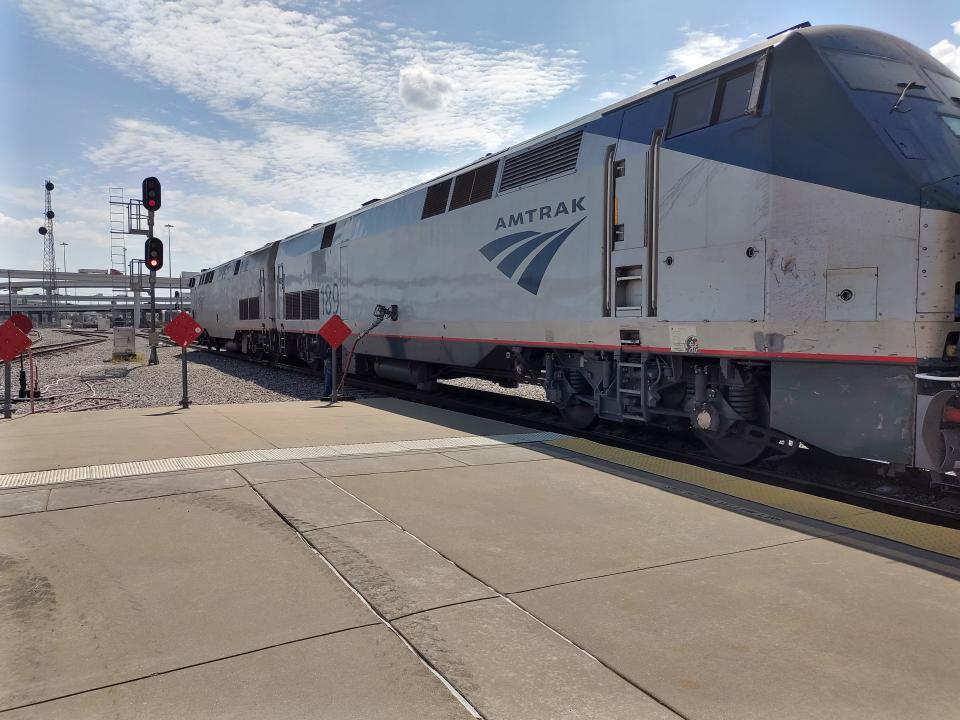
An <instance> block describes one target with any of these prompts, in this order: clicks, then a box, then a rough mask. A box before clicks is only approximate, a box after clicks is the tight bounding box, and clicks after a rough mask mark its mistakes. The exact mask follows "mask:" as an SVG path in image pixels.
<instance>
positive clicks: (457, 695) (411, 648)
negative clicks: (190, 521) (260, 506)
mask: <svg viewBox="0 0 960 720" xmlns="http://www.w3.org/2000/svg"><path fill="white" fill-rule="evenodd" d="M327 482H330V481H329V480H327ZM332 484H334V485H335V484H336V483H332ZM337 487H339V486H337ZM250 488H251V489H252V490H253V491H254V492H255V493H256V494H257V495H258V496H259V497H260V499H261V500H263V502H264V503H265V504H266V505H267V507H269V508H270V509H271V510H273V512H274V513H275V514H276V516H277V517H278V518H280V520H281V521H282V522H283V523H285V524H286V525H287V527H289V528H290V529H291V530H293V532H295V533H296V534H297V537H299V538H300V541H301V542H302V543H303V544H304V545H306V546H307V548H308V549H309V550H310V551H311V552H313V553H314V554H316V555H317V556H318V557H319V558H320V559H321V560H322V561H323V563H324V564H325V565H326V566H327V567H328V568H329V569H330V572H332V573H333V574H334V575H335V576H336V577H337V578H339V580H340V582H342V583H343V584H344V585H345V586H346V587H347V588H348V589H349V590H350V591H351V592H352V593H353V594H354V595H356V596H357V599H358V600H360V602H361V603H363V605H364V606H365V607H366V608H367V610H369V611H370V612H371V613H373V615H374V616H375V617H376V618H377V620H378V621H379V622H380V623H382V624H383V625H386V627H387V628H388V629H389V630H390V632H392V633H393V634H394V635H395V636H396V637H397V638H398V639H399V640H400V642H402V643H403V644H404V646H406V648H407V649H408V650H409V651H410V652H411V653H413V654H414V655H415V656H416V657H417V658H418V659H419V660H420V662H421V663H423V666H424V667H425V668H427V670H429V671H430V672H431V673H433V675H434V676H436V678H437V679H438V680H439V681H440V682H441V683H442V684H443V686H444V687H445V688H447V690H448V691H449V692H450V694H451V695H453V696H454V697H455V698H456V699H457V700H458V701H459V702H460V704H461V705H463V707H464V708H465V709H466V710H467V712H469V713H470V714H471V715H473V716H474V717H475V718H478V719H479V720H485V718H484V717H483V715H481V714H480V711H478V710H477V708H475V707H474V706H473V703H471V702H470V701H469V700H467V698H466V697H464V695H463V693H461V692H460V691H459V690H458V689H457V688H456V687H455V686H454V685H453V683H451V682H450V681H449V680H448V679H447V678H446V677H445V676H444V675H443V673H441V672H440V669H439V668H437V667H436V666H435V665H434V664H433V663H432V662H430V659H429V658H428V657H426V656H425V655H424V654H423V653H421V652H420V651H419V650H418V649H417V648H416V647H415V646H414V645H413V644H412V643H410V642H409V641H408V640H407V638H406V637H404V635H403V633H401V632H400V630H399V629H397V628H396V627H395V626H394V625H393V622H391V620H390V619H389V618H387V617H386V616H385V615H383V614H382V613H380V612H379V611H378V610H377V609H376V608H375V607H374V606H373V605H371V604H370V602H369V601H368V600H367V599H366V598H365V597H364V596H363V593H361V592H360V591H359V590H358V589H357V587H356V586H355V585H354V584H353V583H351V582H350V580H348V579H347V577H346V576H345V575H344V574H343V573H341V572H340V571H339V570H337V568H336V567H334V565H333V563H331V562H330V561H329V560H327V558H326V557H325V556H324V555H323V553H322V552H320V551H319V550H317V549H316V548H315V547H314V546H313V545H311V544H310V541H309V540H307V538H306V536H305V534H304V533H302V532H300V530H298V529H297V528H296V527H295V526H294V525H293V523H291V522H290V521H289V520H287V518H286V517H285V516H284V514H283V513H282V512H280V510H279V509H278V508H277V507H276V505H274V504H273V503H272V502H270V500H268V499H267V498H266V497H265V496H264V495H263V494H262V493H261V492H260V491H259V490H258V489H257V486H256V485H251V486H250ZM374 512H376V510H374ZM377 514H378V515H380V516H381V517H383V515H382V514H381V513H377ZM384 520H386V518H385V517H384ZM376 522H382V521H376ZM307 532H314V531H312V530H308V531H307Z"/></svg>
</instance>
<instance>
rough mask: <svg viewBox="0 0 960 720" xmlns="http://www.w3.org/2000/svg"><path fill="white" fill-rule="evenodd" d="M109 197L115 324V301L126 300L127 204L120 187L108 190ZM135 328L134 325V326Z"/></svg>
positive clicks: (112, 313)
mask: <svg viewBox="0 0 960 720" xmlns="http://www.w3.org/2000/svg"><path fill="white" fill-rule="evenodd" d="M108 193H109V196H110V272H111V274H112V275H113V297H114V302H113V303H112V306H113V310H112V312H111V315H112V317H111V318H110V320H111V324H112V325H116V324H117V319H118V318H117V309H116V308H117V302H116V301H117V300H126V299H127V290H128V288H127V285H126V282H125V280H126V276H127V202H126V199H125V198H124V190H123V188H122V187H111V188H109V189H108ZM134 327H136V325H134Z"/></svg>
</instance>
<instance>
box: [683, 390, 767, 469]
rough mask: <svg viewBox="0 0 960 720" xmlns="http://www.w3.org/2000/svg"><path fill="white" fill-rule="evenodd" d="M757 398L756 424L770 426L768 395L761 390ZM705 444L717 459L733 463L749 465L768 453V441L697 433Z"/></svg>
mask: <svg viewBox="0 0 960 720" xmlns="http://www.w3.org/2000/svg"><path fill="white" fill-rule="evenodd" d="M758 396H759V397H758V398H757V410H758V417H757V419H756V421H755V422H756V424H757V425H761V426H763V427H770V405H769V403H768V402H767V398H766V396H765V395H764V394H763V393H762V392H760V393H758ZM697 435H698V436H699V437H700V440H701V441H703V444H704V445H706V446H707V449H708V450H709V451H710V452H711V453H712V454H713V456H714V457H715V458H717V460H722V461H723V462H727V463H730V464H731V465H749V464H750V463H754V462H756V461H757V460H760V459H761V458H763V457H764V455H767V454H768V453H767V450H768V449H769V448H768V447H767V444H766V443H758V442H753V441H751V440H747V439H746V438H742V437H736V436H731V435H727V436H723V437H708V435H707V433H697Z"/></svg>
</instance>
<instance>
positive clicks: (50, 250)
mask: <svg viewBox="0 0 960 720" xmlns="http://www.w3.org/2000/svg"><path fill="white" fill-rule="evenodd" d="M43 189H44V200H45V207H44V213H43V217H44V224H43V225H41V226H40V229H39V230H38V232H39V233H40V235H41V236H42V237H43V277H44V280H45V281H46V286H47V307H48V308H49V313H50V314H49V320H50V322H51V323H55V322H56V313H57V246H56V243H55V242H54V240H53V217H54V212H53V205H52V199H51V196H50V193H52V192H53V183H52V182H50V180H47V181H46V182H45V183H44V185H43Z"/></svg>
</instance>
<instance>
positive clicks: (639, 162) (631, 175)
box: [604, 103, 659, 317]
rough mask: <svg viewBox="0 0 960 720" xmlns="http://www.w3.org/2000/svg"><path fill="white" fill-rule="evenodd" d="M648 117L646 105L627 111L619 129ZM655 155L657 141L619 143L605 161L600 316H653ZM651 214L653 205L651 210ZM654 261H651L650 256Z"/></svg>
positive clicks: (622, 140) (626, 141) (622, 141)
mask: <svg viewBox="0 0 960 720" xmlns="http://www.w3.org/2000/svg"><path fill="white" fill-rule="evenodd" d="M647 112H649V109H648V107H647V104H646V103H642V104H640V105H637V106H634V107H631V108H628V109H627V110H626V111H625V113H624V119H623V126H624V127H627V126H628V125H635V124H639V122H638V118H640V117H641V114H643V113H647ZM657 153H659V141H657V142H655V143H652V144H651V145H649V146H648V145H644V144H643V143H640V142H634V141H631V140H625V139H623V138H621V139H620V140H619V141H618V142H617V145H616V147H615V148H614V149H613V151H612V153H611V154H610V155H608V158H607V166H606V171H607V176H606V182H607V187H608V193H609V195H608V197H609V198H610V202H609V205H608V213H607V218H606V222H607V233H608V237H609V238H610V243H609V246H608V259H607V264H606V297H605V313H604V314H605V315H612V316H614V317H644V316H649V315H653V314H655V302H653V301H652V299H651V297H650V292H651V290H652V289H653V288H654V287H655V272H656V267H655V264H654V262H653V261H652V259H651V248H652V245H651V240H650V237H649V236H650V232H649V225H650V218H649V217H648V215H649V214H650V209H651V204H650V200H649V198H648V194H649V193H650V192H651V191H655V188H656V182H655V177H651V171H652V169H654V168H655V163H653V161H652V159H651V155H656V154H657ZM652 207H653V208H654V209H655V208H656V205H655V204H654V205H653V206H652ZM654 257H655V256H654Z"/></svg>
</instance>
